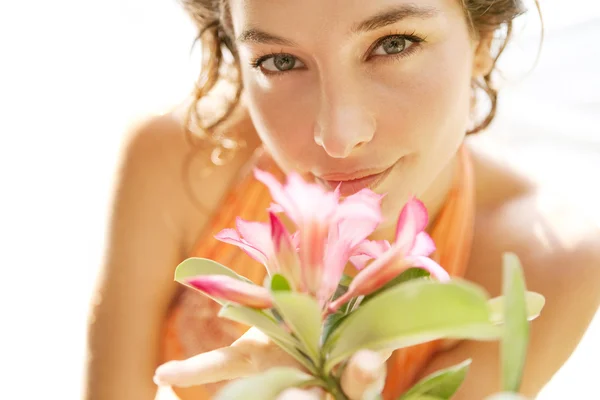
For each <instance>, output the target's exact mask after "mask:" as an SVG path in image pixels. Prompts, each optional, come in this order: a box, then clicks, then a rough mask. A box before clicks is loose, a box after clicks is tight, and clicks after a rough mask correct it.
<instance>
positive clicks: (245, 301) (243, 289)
mask: <svg viewBox="0 0 600 400" xmlns="http://www.w3.org/2000/svg"><path fill="white" fill-rule="evenodd" d="M187 283H188V284H189V285H190V286H192V287H193V288H195V289H197V290H199V291H201V292H203V293H206V294H207V295H209V296H212V297H216V298H219V299H223V300H227V301H231V302H233V303H237V304H241V305H244V306H247V307H252V308H261V309H263V308H271V307H272V306H273V302H272V300H271V294H270V293H269V291H268V290H267V289H265V288H263V287H261V286H258V285H254V284H251V283H247V282H242V281H240V280H238V279H235V278H232V277H229V276H225V275H202V276H197V277H193V278H190V279H188V280H187Z"/></svg>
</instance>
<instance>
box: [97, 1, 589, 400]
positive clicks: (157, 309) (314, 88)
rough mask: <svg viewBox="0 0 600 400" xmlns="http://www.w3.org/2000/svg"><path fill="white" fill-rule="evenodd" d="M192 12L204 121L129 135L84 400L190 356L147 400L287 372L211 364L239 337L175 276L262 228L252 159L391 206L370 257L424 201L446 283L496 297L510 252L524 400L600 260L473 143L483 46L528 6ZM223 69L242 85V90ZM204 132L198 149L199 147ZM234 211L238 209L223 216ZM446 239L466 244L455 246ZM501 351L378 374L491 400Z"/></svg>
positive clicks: (224, 5) (579, 228) (358, 390)
mask: <svg viewBox="0 0 600 400" xmlns="http://www.w3.org/2000/svg"><path fill="white" fill-rule="evenodd" d="M184 6H185V8H186V10H188V11H189V13H190V14H191V16H192V17H193V19H194V21H195V22H196V23H197V24H198V27H199V29H200V31H201V40H202V43H203V47H204V56H205V57H204V61H203V71H204V75H203V76H202V77H201V85H200V87H199V89H198V91H197V93H196V98H197V99H200V104H199V105H198V106H197V107H196V105H195V104H194V109H199V110H200V111H199V112H198V115H195V113H193V114H192V116H193V117H194V118H192V122H193V124H189V125H188V124H187V123H186V121H187V119H186V115H185V112H182V108H178V109H176V110H174V111H173V112H172V113H169V114H167V115H163V116H160V117H157V118H154V119H152V120H150V121H148V122H147V123H145V124H143V125H141V126H140V127H138V128H137V129H135V130H134V132H133V133H132V135H131V138H130V140H129V142H128V145H127V147H126V151H125V154H124V156H123V164H122V168H121V171H120V180H119V184H118V188H117V191H116V198H115V203H114V210H113V216H112V223H111V230H110V240H109V249H108V252H107V256H106V261H105V270H104V275H103V279H102V280H101V281H100V285H99V289H98V295H97V297H96V299H97V301H96V303H95V307H94V309H93V313H92V317H91V322H90V337H89V343H90V362H89V371H88V386H87V393H88V399H111V400H114V399H150V398H153V397H154V395H155V393H156V385H155V384H154V383H153V380H152V378H153V375H154V373H155V369H156V367H157V365H158V364H160V363H161V362H163V361H168V360H169V359H173V358H187V357H192V356H193V355H194V354H198V353H202V354H200V356H198V357H195V358H192V359H190V360H189V361H187V362H183V363H168V364H166V365H164V366H163V367H161V368H159V370H158V372H157V374H156V377H155V379H156V381H157V382H159V383H161V384H174V385H175V386H191V388H188V389H182V390H178V394H179V395H180V397H181V398H182V399H188V398H206V397H207V396H209V395H210V393H212V392H213V391H214V386H211V385H206V384H208V383H210V382H216V381H219V380H222V379H231V378H235V377H237V376H242V375H244V374H246V373H248V372H249V367H254V368H255V369H261V368H266V367H268V366H271V365H282V364H286V363H288V362H289V360H288V359H286V358H285V357H282V356H281V354H280V353H278V352H277V351H276V350H274V349H273V347H272V346H271V345H270V344H268V343H265V342H264V341H263V338H262V337H260V335H258V334H257V333H256V332H255V331H252V330H251V331H249V333H248V334H246V335H244V336H243V337H242V338H241V339H240V340H238V341H237V342H236V343H235V344H234V346H232V347H231V348H228V347H225V348H224V349H222V350H218V351H217V352H210V353H205V352H208V351H209V350H213V349H216V348H220V347H224V346H227V345H229V344H230V343H232V342H233V341H234V340H236V338H237V337H238V336H239V335H240V330H239V329H238V328H237V327H235V326H232V325H231V324H228V323H227V322H225V321H222V320H219V319H216V317H215V312H216V306H215V305H214V304H213V303H211V302H210V301H207V300H205V299H204V298H203V297H202V296H201V295H198V294H195V295H194V296H190V295H189V293H185V294H183V295H182V294H181V292H180V287H179V286H178V285H177V284H175V283H173V279H172V278H173V270H174V267H175V266H176V265H177V264H178V263H179V262H180V261H181V260H182V259H184V258H186V257H188V256H190V255H199V256H204V257H211V254H212V253H211V251H213V249H214V248H215V247H214V243H212V242H211V240H210V238H211V234H213V233H216V231H217V230H218V228H223V227H231V226H227V223H228V221H230V220H231V218H230V217H227V215H237V214H238V211H239V213H241V214H249V213H250V214H251V213H252V212H254V213H258V212H259V211H261V210H263V209H264V208H263V203H264V202H265V199H267V201H268V197H267V196H264V193H263V192H260V190H259V189H257V185H256V184H255V183H253V182H252V181H251V179H241V178H239V177H240V176H242V175H243V174H242V173H241V172H240V171H243V170H247V169H248V167H249V166H252V165H255V163H256V162H257V161H256V159H255V156H254V155H255V154H256V151H255V150H257V149H260V148H264V149H265V151H266V153H267V154H268V157H262V158H261V161H260V162H265V164H264V165H267V166H268V168H271V169H273V170H279V171H283V172H287V171H290V170H295V171H297V172H299V173H301V174H302V175H303V176H304V177H305V178H306V179H308V180H311V181H315V182H318V183H320V184H322V185H324V186H326V187H334V186H337V185H338V184H339V183H341V184H342V192H343V194H349V193H352V192H354V191H356V190H358V189H359V188H361V187H365V186H370V187H372V188H373V189H374V190H375V191H377V192H379V193H387V196H386V198H385V201H384V204H383V210H384V214H385V217H386V220H387V221H388V223H387V224H384V226H383V227H382V229H381V230H380V231H378V232H377V233H376V236H378V237H380V238H389V237H390V236H391V235H392V232H391V228H392V227H391V226H392V223H393V222H394V221H395V217H396V216H397V214H398V212H399V210H400V209H401V207H402V205H403V204H404V203H405V202H406V201H407V199H408V197H409V196H410V195H411V194H417V195H418V196H419V197H420V198H421V199H422V200H423V201H424V202H425V204H426V205H427V208H428V210H429V213H430V215H431V216H432V220H433V221H435V222H434V223H432V226H431V227H430V228H429V229H430V230H432V231H434V230H436V229H437V231H436V232H437V233H438V234H437V240H438V245H439V243H440V242H444V243H449V244H448V245H447V246H446V248H447V249H448V250H447V251H446V252H445V254H446V255H448V257H449V259H452V260H453V261H452V262H451V263H444V262H442V263H441V264H442V265H444V266H445V267H448V265H450V264H451V265H452V269H453V271H452V272H453V273H454V274H455V275H464V276H465V277H466V279H468V280H471V281H474V282H477V283H478V284H480V285H482V286H483V287H485V288H486V289H487V290H488V291H489V292H490V293H492V294H493V295H495V294H498V292H499V285H500V281H501V279H500V268H499V266H500V261H501V253H502V252H504V251H507V250H509V251H513V252H516V253H517V254H518V255H519V256H520V258H521V260H522V261H523V265H524V268H525V275H526V280H527V283H528V287H529V288H530V289H531V290H535V291H537V292H540V293H542V294H544V295H545V296H546V299H547V304H546V307H545V310H544V315H543V316H542V317H541V318H540V319H539V320H537V321H535V322H534V323H533V325H532V338H531V343H530V347H529V355H528V360H527V366H526V371H525V376H524V381H523V385H522V392H523V393H524V394H525V395H527V396H534V395H535V394H536V393H537V392H538V391H539V390H540V389H541V388H542V387H543V386H544V384H545V383H546V382H548V380H549V379H550V378H551V377H552V376H553V374H554V373H555V372H556V371H557V370H558V369H559V368H560V366H561V365H562V364H563V363H564V362H565V361H566V359H567V358H568V356H569V355H570V354H571V352H572V351H573V349H574V348H575V346H576V345H577V343H578V342H579V339H580V337H581V336H582V334H583V333H584V332H585V330H586V329H587V326H588V324H589V321H590V319H591V318H592V316H593V315H594V313H595V311H596V309H597V307H598V303H599V300H600V295H599V294H598V293H600V291H598V290H597V289H598V286H599V285H600V283H599V282H600V280H599V279H598V278H599V277H600V270H599V269H598V265H599V260H600V254H599V251H598V247H597V246H594V243H593V238H594V237H597V235H598V230H597V228H595V227H593V226H592V225H591V224H589V223H586V221H584V220H582V219H580V218H579V217H578V216H577V215H576V214H575V213H574V212H573V211H572V210H570V209H569V207H568V205H565V204H564V203H561V202H560V201H559V200H553V204H551V205H550V206H549V208H547V207H546V208H545V209H544V210H550V212H546V211H544V212H542V211H541V210H540V209H539V207H538V198H539V195H540V193H541V190H542V189H543V188H540V187H539V185H537V184H536V182H535V181H531V180H530V179H528V177H527V176H522V175H518V174H517V173H515V172H511V171H509V170H508V169H507V168H506V167H505V166H504V165H501V164H498V163H495V162H493V161H492V159H491V158H490V157H488V156H487V155H485V154H483V153H481V152H479V151H478V150H477V149H476V147H472V146H470V145H469V144H468V143H465V141H466V137H467V135H468V134H470V133H474V132H477V131H479V130H482V129H484V128H485V127H486V126H487V125H488V124H489V122H490V121H491V120H492V118H493V115H494V111H495V103H496V102H495V100H496V93H495V91H494V90H493V87H492V85H491V75H492V72H493V71H494V67H495V60H496V55H497V54H496V53H495V52H494V51H493V50H492V49H493V48H495V46H494V44H495V43H494V39H493V38H494V35H495V33H497V32H501V31H502V28H506V27H508V28H509V29H508V31H509V32H510V26H511V21H512V20H513V18H515V17H516V16H517V15H518V14H519V13H520V12H521V2H520V1H517V0H504V1H497V0H495V1H493V0H462V1H458V0H419V1H408V0H372V1H368V2H364V1H358V0H356V1H355V0H345V1H334V0H332V1H322V0H303V1H302V2H298V1H289V0H280V1H277V2H274V1H266V0H226V1H221V2H215V1H209V0H186V1H184ZM223 52H225V54H223ZM229 53H230V54H229ZM230 55H231V56H232V57H229V56H230ZM228 65H231V66H234V67H239V76H237V75H236V74H229V72H230V71H228V70H227V68H225V67H227V66H228ZM234 69H236V68H234ZM217 82H220V83H224V82H230V83H231V82H233V85H232V87H233V88H234V90H233V91H229V92H228V89H230V88H231V87H230V86H227V85H226V84H224V85H223V87H224V88H225V90H224V91H223V92H224V93H222V96H216V95H215V93H216V92H218V91H219V90H218V89H217V90H211V89H213V87H214V86H215V83H217ZM238 84H239V85H238ZM241 87H243V88H244V89H243V91H238V90H236V88H241ZM240 90H241V89H240ZM478 93H485V94H487V95H488V98H489V99H490V100H491V102H490V104H491V108H490V110H489V113H486V114H484V115H483V116H482V115H480V114H479V113H478V112H477V110H479V109H480V108H477V107H475V100H476V99H481V96H478ZM240 94H241V97H240V96H239V95H240ZM222 98H229V100H228V101H226V102H222V101H221V100H222ZM238 100H239V101H238ZM480 105H481V104H480ZM183 108H184V109H185V107H183ZM196 126H200V127H203V128H204V129H200V130H197V131H196V132H195V133H196V135H191V134H190V132H189V131H188V129H194V127H196ZM186 137H187V138H193V139H194V140H193V142H192V146H190V143H188V142H187V141H186ZM242 143H243V146H240V144H242ZM265 158H266V160H267V161H263V160H265ZM271 159H272V160H274V162H275V164H273V163H271V162H270V160H271ZM211 160H212V163H211ZM182 171H183V172H185V173H184V174H182ZM457 182H458V183H457ZM457 187H458V188H459V189H460V190H458V189H456V188H457ZM227 193H233V195H232V196H233V197H231V196H230V197H227V199H228V200H227V201H225V202H223V199H225V198H226V197H225V196H226V195H227ZM456 193H458V194H459V195H457V194H456ZM457 199H458V200H457ZM267 204H268V203H267ZM448 210H449V211H448ZM257 215H258V214H257ZM224 221H225V222H224ZM448 221H450V222H448ZM455 226H461V227H462V228H461V231H460V235H458V236H457V232H456V231H455V230H454V227H455ZM533 227H535V229H533ZM473 230H474V233H473ZM457 238H459V239H460V240H457ZM567 244H568V245H567ZM217 253H218V252H217ZM215 254H216V253H215ZM219 254H220V253H219ZM219 254H217V256H218V255H219ZM211 258H213V257H211ZM224 263H225V264H226V265H229V266H232V265H231V264H229V263H226V262H224ZM234 264H236V265H237V263H234ZM239 264H240V268H242V267H241V265H242V264H243V263H242V262H240V263H239ZM242 269H243V268H242ZM255 270H256V269H252V270H250V269H247V270H246V271H245V272H247V273H250V274H252V273H253V271H255ZM255 278H257V279H258V278H259V276H258V275H256V276H255ZM567 319H568V321H569V324H565V323H564V322H563V321H565V320H567ZM178 321H179V322H178ZM182 321H183V322H182ZM494 346H495V345H494V344H490V343H481V342H464V343H461V344H459V345H457V346H455V347H452V348H447V349H443V348H441V347H439V348H436V349H435V351H433V350H431V349H429V348H428V350H427V351H426V352H424V353H423V354H425V353H427V354H426V355H422V354H421V355H418V356H415V358H414V360H418V362H417V361H415V362H408V361H410V360H412V358H411V357H413V355H414V354H415V353H414V352H409V353H402V354H404V355H405V356H406V354H409V355H410V357H408V358H406V357H405V361H406V360H408V361H406V362H404V364H402V362H400V361H398V357H396V359H395V360H394V361H393V362H388V364H387V365H388V368H398V366H400V367H402V368H401V369H400V370H399V371H400V373H388V376H390V377H391V378H389V379H388V382H387V383H386V390H387V392H386V393H388V394H390V393H396V392H401V390H402V388H403V387H404V386H406V385H407V384H409V383H410V382H400V379H401V378H397V377H398V376H400V375H406V376H410V381H411V382H414V380H415V379H417V378H418V377H419V376H423V375H426V374H427V373H429V372H431V371H434V370H437V369H439V368H441V367H443V366H446V365H449V364H452V363H457V362H459V361H462V360H464V359H465V358H469V357H472V358H473V359H474V362H473V366H472V368H471V371H470V372H469V375H468V378H467V380H466V382H465V384H464V386H463V387H462V389H461V391H460V393H459V394H458V395H457V398H461V399H479V398H483V397H484V396H485V395H487V394H490V393H493V392H495V391H497V390H498V387H497V380H498V376H499V372H498V368H497V366H498V359H497V351H496V349H495V348H494ZM430 350H431V351H430ZM386 357H387V355H380V354H373V353H369V352H363V353H359V354H357V355H355V357H354V361H355V363H354V364H353V367H352V368H348V372H347V374H348V376H346V377H345V381H346V383H345V387H344V390H346V391H347V392H348V395H349V396H350V397H351V398H360V397H361V396H362V393H363V392H364V391H365V390H366V389H367V388H368V387H369V386H370V385H372V384H378V383H380V382H381V379H382V377H383V375H384V374H385V368H384V367H383V365H384V360H385V358H386ZM249 364H252V365H249ZM417 365H418V366H419V367H418V368H417V367H416V366H417ZM201 385H204V386H201ZM290 396H292V397H293V396H295V394H290ZM388 398H391V397H389V396H388Z"/></svg>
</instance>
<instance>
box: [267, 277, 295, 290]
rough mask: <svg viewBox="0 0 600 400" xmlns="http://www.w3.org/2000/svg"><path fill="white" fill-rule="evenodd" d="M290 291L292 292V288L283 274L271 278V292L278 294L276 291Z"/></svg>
mask: <svg viewBox="0 0 600 400" xmlns="http://www.w3.org/2000/svg"><path fill="white" fill-rule="evenodd" d="M290 290H292V287H291V286H290V283H289V282H288V280H287V279H285V276H283V275H281V274H275V275H273V277H272V278H271V291H272V292H276V291H284V292H289V291H290Z"/></svg>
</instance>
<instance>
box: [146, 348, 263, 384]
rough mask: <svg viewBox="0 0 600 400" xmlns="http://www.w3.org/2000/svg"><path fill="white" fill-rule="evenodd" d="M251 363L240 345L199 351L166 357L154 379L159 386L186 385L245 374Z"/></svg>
mask: <svg viewBox="0 0 600 400" xmlns="http://www.w3.org/2000/svg"><path fill="white" fill-rule="evenodd" d="M250 373H251V365H250V363H249V361H248V359H246V358H245V357H244V356H243V354H241V352H240V351H239V349H237V348H235V347H223V348H221V349H217V350H213V351H209V352H207V353H202V354H198V355H197V356H194V357H191V358H188V359H187V360H183V361H169V362H167V363H165V364H163V365H161V366H160V367H158V368H157V369H156V372H155V373H154V383H156V384H157V385H159V386H179V387H188V386H194V385H204V384H206V383H212V382H219V381H222V380H228V379H234V378H238V377H244V376H247V375H249V374H250Z"/></svg>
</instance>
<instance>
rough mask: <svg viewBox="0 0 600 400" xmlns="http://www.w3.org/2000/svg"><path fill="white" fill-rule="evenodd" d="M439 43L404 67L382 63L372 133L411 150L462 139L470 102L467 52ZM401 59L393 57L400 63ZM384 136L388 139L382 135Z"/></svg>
mask: <svg viewBox="0 0 600 400" xmlns="http://www.w3.org/2000/svg"><path fill="white" fill-rule="evenodd" d="M459 54H461V55H463V56H462V57H458V56H457V55H456V53H454V52H452V51H448V50H446V49H445V48H442V47H441V46H439V48H437V49H429V50H428V51H427V53H424V54H421V55H417V57H418V58H416V59H415V61H418V62H414V63H410V61H409V62H407V64H406V68H397V69H395V70H394V67H393V66H386V67H385V68H386V69H387V71H386V72H385V73H383V74H382V75H381V77H382V80H381V81H380V85H379V86H380V87H381V88H382V89H380V93H382V94H383V97H382V98H381V99H380V101H379V102H378V106H377V107H378V111H377V114H378V116H379V118H378V132H380V133H381V132H385V133H386V134H387V135H394V136H395V137H396V140H398V141H399V142H403V143H406V145H407V146H408V147H410V148H411V149H413V150H423V148H424V147H428V148H431V147H437V146H436V145H437V144H439V145H440V146H441V145H447V144H449V143H450V142H456V141H457V140H458V139H460V138H462V137H463V135H464V133H465V131H466V126H467V120H468V113H469V102H470V63H469V57H466V56H464V54H468V53H466V52H465V53H459ZM402 62H403V61H402V60H401V61H399V63H400V64H401V63H402ZM388 140H389V139H388Z"/></svg>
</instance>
